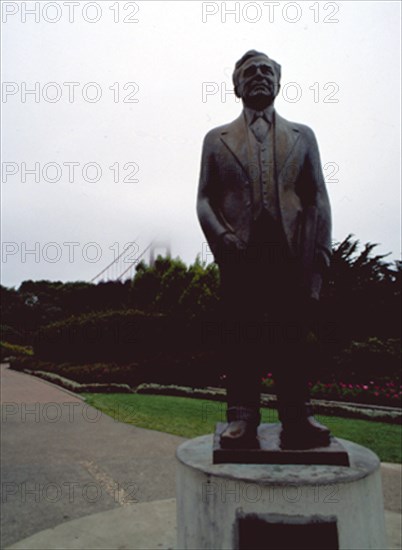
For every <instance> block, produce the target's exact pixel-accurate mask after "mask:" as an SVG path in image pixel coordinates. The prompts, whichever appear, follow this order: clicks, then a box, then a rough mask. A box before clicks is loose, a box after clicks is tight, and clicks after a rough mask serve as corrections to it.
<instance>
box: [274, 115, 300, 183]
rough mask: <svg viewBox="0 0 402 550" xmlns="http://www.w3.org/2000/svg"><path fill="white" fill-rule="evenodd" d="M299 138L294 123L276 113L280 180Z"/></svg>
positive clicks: (276, 154)
mask: <svg viewBox="0 0 402 550" xmlns="http://www.w3.org/2000/svg"><path fill="white" fill-rule="evenodd" d="M299 137H300V134H299V130H298V129H297V128H296V127H295V126H294V125H293V124H292V123H290V122H288V121H287V120H285V119H283V118H282V117H281V116H279V115H278V114H277V113H275V157H276V173H277V176H278V178H279V176H280V174H281V172H282V170H283V169H284V167H285V165H286V162H287V160H288V159H289V158H290V155H291V153H292V151H293V149H294V147H295V145H296V143H297V141H298V139H299ZM278 184H279V181H278Z"/></svg>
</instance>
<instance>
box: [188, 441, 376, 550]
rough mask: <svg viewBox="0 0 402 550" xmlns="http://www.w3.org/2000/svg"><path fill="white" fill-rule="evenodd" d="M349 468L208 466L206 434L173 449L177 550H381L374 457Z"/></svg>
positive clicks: (353, 455) (355, 455) (351, 446)
mask: <svg viewBox="0 0 402 550" xmlns="http://www.w3.org/2000/svg"><path fill="white" fill-rule="evenodd" d="M339 441H340V442H341V443H342V445H343V446H344V447H345V449H346V450H347V452H348V455H349V461H350V466H328V465H301V464H297V465H295V464H268V465H262V464H213V463H212V435H208V436H202V437H198V438H196V439H192V440H190V441H186V442H185V443H183V444H182V445H180V447H179V448H178V450H177V459H178V468H177V531H178V548H179V549H186V550H187V549H246V548H247V549H249V550H251V549H252V548H265V549H269V548H272V549H278V548H287V549H288V550H290V549H296V548H297V549H301V548H309V549H311V548H322V549H324V548H334V549H336V548H339V549H345V550H346V549H347V550H352V549H358V550H363V549H366V548H367V549H369V548H372V549H379V548H381V549H382V548H386V547H387V544H386V538H385V525H384V507H383V500H382V491H381V478H380V471H379V466H380V462H379V459H378V457H377V456H376V455H375V454H374V453H373V452H371V451H370V450H368V449H366V448H365V447H362V446H360V445H356V444H355V443H352V442H350V441H345V440H339Z"/></svg>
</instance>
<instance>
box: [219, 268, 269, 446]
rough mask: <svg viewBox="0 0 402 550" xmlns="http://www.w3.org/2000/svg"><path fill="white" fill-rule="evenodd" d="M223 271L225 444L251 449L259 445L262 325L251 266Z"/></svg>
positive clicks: (222, 441)
mask: <svg viewBox="0 0 402 550" xmlns="http://www.w3.org/2000/svg"><path fill="white" fill-rule="evenodd" d="M225 267H226V266H225ZM225 267H224V268H223V269H222V268H221V282H222V285H223V288H222V298H223V300H222V302H223V304H222V305H223V333H224V334H225V341H224V342H223V346H222V349H223V352H224V353H223V356H224V361H225V371H226V376H227V421H228V426H227V427H226V429H225V430H224V432H223V433H222V435H221V445H222V446H224V447H232V448H247V447H255V446H256V445H257V439H256V435H257V427H258V425H259V423H260V410H259V409H260V391H261V387H260V384H261V375H260V369H259V357H258V355H257V354H256V352H255V341H256V339H257V340H260V339H261V336H260V334H259V331H260V328H261V327H260V325H259V323H258V321H257V320H256V311H255V308H254V305H253V303H254V300H253V296H252V290H251V288H252V287H251V286H250V284H249V277H250V272H249V270H248V266H247V265H246V264H244V263H239V264H238V265H237V266H236V269H235V270H233V269H231V270H230V271H228V272H226V271H225Z"/></svg>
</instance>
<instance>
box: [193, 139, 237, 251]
mask: <svg viewBox="0 0 402 550" xmlns="http://www.w3.org/2000/svg"><path fill="white" fill-rule="evenodd" d="M215 148H216V145H214V139H213V135H211V133H209V134H207V136H206V137H205V139H204V144H203V148H202V158H201V173H200V180H199V185H198V196H197V214H198V219H199V221H200V224H201V227H202V229H203V231H204V234H205V236H206V238H207V240H208V244H209V245H210V247H211V250H212V252H213V253H214V254H215V256H216V254H217V253H218V249H219V246H220V244H221V241H222V238H223V236H224V235H225V234H226V233H229V232H230V231H231V230H230V228H229V227H226V226H225V223H224V221H223V220H221V219H220V217H219V213H218V209H217V197H216V192H217V189H218V185H217V183H218V182H217V170H216V164H215V155H214V149H215Z"/></svg>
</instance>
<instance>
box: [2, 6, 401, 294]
mask: <svg viewBox="0 0 402 550" xmlns="http://www.w3.org/2000/svg"><path fill="white" fill-rule="evenodd" d="M76 3H77V4H78V2H76ZM24 4H25V8H26V9H24ZM73 4H74V2H58V3H57V4H56V2H37V3H36V5H37V8H36V14H35V13H33V14H32V13H31V14H30V13H26V11H29V10H31V11H32V10H33V9H34V8H35V2H22V3H21V2H2V20H3V23H2V80H3V102H2V115H3V116H2V120H3V122H2V173H3V174H2V241H3V244H2V284H4V285H6V286H18V285H19V284H20V283H21V281H23V280H26V279H34V280H36V279H50V280H63V281H67V280H90V279H91V278H92V277H94V276H95V275H96V274H97V273H98V272H99V271H101V270H102V269H103V268H104V267H106V266H107V264H109V263H110V262H111V261H112V260H113V258H114V257H115V255H117V254H118V252H119V251H121V250H122V248H123V247H124V245H125V244H126V243H128V242H130V241H135V242H136V247H135V250H134V249H133V250H134V254H132V256H135V255H137V256H138V254H139V253H141V252H142V251H143V250H144V248H145V247H146V246H147V245H148V243H149V242H150V240H151V239H156V240H159V241H169V242H170V243H171V248H172V254H173V256H177V255H179V256H180V257H181V258H182V259H183V260H185V261H186V262H187V263H190V262H192V261H193V260H194V259H195V257H196V255H197V254H203V257H204V258H205V259H207V260H211V259H212V258H211V256H207V257H206V256H205V245H204V246H203V242H204V241H205V239H204V238H203V234H202V232H201V229H200V227H199V223H198V220H197V216H196V212H195V202H196V192H197V185H198V175H199V168H200V155H201V146H202V140H203V137H204V135H205V134H206V132H207V131H208V130H209V129H211V128H213V127H215V126H218V125H221V124H224V123H226V122H229V121H231V120H233V119H234V118H236V117H237V116H238V114H239V113H240V112H241V103H237V102H236V101H235V99H234V96H233V95H232V94H231V93H230V92H231V91H232V83H231V74H232V70H233V66H234V63H235V62H236V61H237V60H238V59H239V58H240V57H241V56H242V55H243V53H245V52H246V51H247V50H248V49H257V50H260V51H263V52H266V53H267V54H268V55H269V56H270V57H272V58H273V59H275V60H276V61H278V62H279V63H280V64H281V65H282V92H281V93H280V94H279V96H278V97H277V99H276V103H275V107H276V109H277V111H278V112H279V114H280V115H281V116H283V117H284V118H286V119H289V120H292V121H296V122H301V123H303V124H307V125H308V126H310V127H311V128H312V129H313V130H314V132H315V134H316V136H317V140H318V144H319V147H320V152H321V160H322V164H323V166H324V173H325V176H326V180H327V186H328V191H329V195H330V200H331V205H332V211H333V239H334V241H340V240H343V239H344V238H345V237H346V235H347V234H348V233H353V234H354V235H355V236H356V238H358V239H359V240H360V241H361V242H362V243H365V242H367V241H371V242H376V243H380V246H379V247H378V251H379V252H383V253H386V252H392V257H393V258H398V257H399V256H400V251H401V245H400V156H399V155H400V153H399V152H400V61H401V60H400V30H399V29H400V3H399V2H384V1H381V2H374V1H373V2H362V1H357V2H353V1H348V2H319V3H317V2H309V1H303V2H281V3H280V5H276V3H275V2H226V3H222V2H201V1H191V2H184V1H181V2H180V1H179V2H171V1H160V2H153V1H146V2H136V3H135V2H125V1H120V2H119V3H113V2H107V1H98V2H86V1H82V2H80V3H79V5H78V6H74V5H73ZM225 8H226V10H227V12H228V13H225ZM230 10H232V11H235V13H229V12H230ZM236 10H237V11H236ZM124 19H125V20H126V21H124ZM52 21H53V22H52ZM49 83H50V84H49ZM35 89H36V94H37V95H35V93H27V91H29V90H35ZM203 92H204V93H203ZM225 92H227V94H225ZM35 170H36V174H35V173H34V172H35ZM29 171H31V172H29ZM124 179H125V180H126V181H123V180H124ZM24 180H25V181H24ZM36 180H37V181H36ZM115 180H117V181H115ZM133 180H138V181H133ZM66 243H70V244H66ZM29 250H31V251H34V252H33V253H31V254H27V251H29ZM126 267H129V264H128V263H125V264H124V269H125V268H126ZM119 269H120V271H121V269H122V266H119ZM109 274H110V275H112V276H113V273H109ZM115 274H116V273H115Z"/></svg>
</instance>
